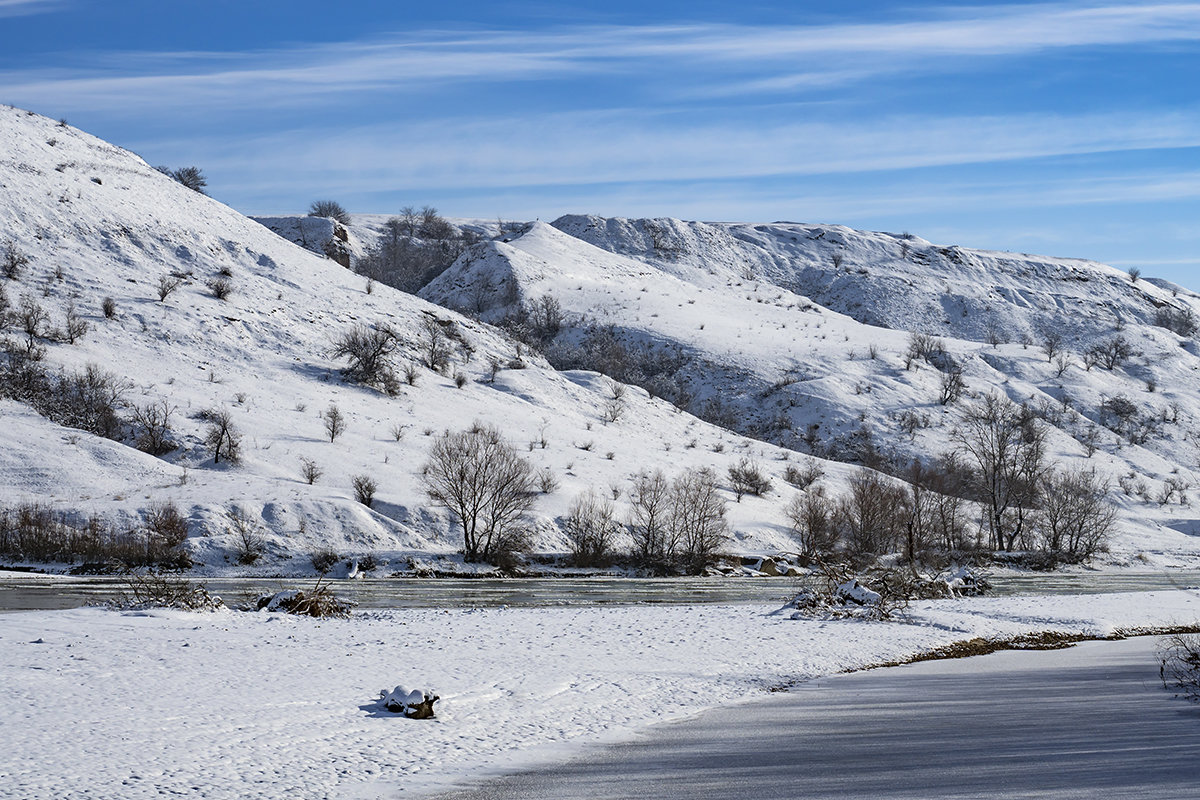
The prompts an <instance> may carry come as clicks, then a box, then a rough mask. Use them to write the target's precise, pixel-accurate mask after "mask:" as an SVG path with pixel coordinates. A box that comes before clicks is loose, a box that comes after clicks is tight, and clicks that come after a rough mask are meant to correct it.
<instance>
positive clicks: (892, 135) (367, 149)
mask: <svg viewBox="0 0 1200 800" xmlns="http://www.w3.org/2000/svg"><path fill="white" fill-rule="evenodd" d="M1188 147H1200V111H1192V112H1174V113H1148V112H1139V113H1129V114H1124V113H1111V114H1085V115H1074V116H1071V115H1050V114H1027V115H1015V116H1003V117H1001V116H996V117H987V116H980V117H951V118H937V117H925V116H919V117H917V116H914V117H894V118H890V119H883V120H873V121H869V122H859V123H854V124H851V123H842V124H821V123H778V124H769V123H763V122H760V121H758V120H755V119H753V118H749V119H745V120H742V121H740V122H736V123H735V122H698V121H697V120H696V119H694V118H693V117H687V118H680V117H677V116H675V115H671V114H663V115H655V114H650V113H647V112H633V111H629V112H620V113H617V112H613V113H587V112H579V113H564V114H543V115H522V116H514V117H504V118H493V119H486V120H479V119H443V120H438V121H435V122H418V123H412V122H410V123H402V122H400V123H395V124H389V125H386V126H375V127H365V128H356V129H348V130H332V131H331V130H322V131H311V130H305V131H293V132H289V133H284V134H278V135H273V136H268V137H260V138H250V139H245V140H239V141H235V142H225V141H222V142H212V141H205V140H203V139H197V140H194V141H190V142H187V143H186V144H184V143H175V144H173V145H171V146H169V147H168V148H167V149H169V150H173V151H178V152H190V153H194V154H195V155H194V158H195V159H196V160H203V161H204V163H205V164H206V165H207V166H208V168H209V169H210V170H217V169H220V170H222V171H225V172H227V173H229V174H230V175H235V174H236V175H242V176H245V180H246V181H247V183H248V184H249V183H250V182H255V181H260V180H267V179H270V180H271V182H273V183H274V182H278V181H279V180H280V179H281V176H284V175H293V176H296V177H297V179H298V180H303V181H307V182H309V184H310V185H311V184H314V183H320V182H323V181H324V180H325V178H333V177H334V176H342V179H349V180H352V181H353V183H354V184H355V185H356V186H357V187H359V188H362V187H364V186H365V185H368V184H374V185H376V186H378V187H380V188H384V187H391V186H405V187H410V188H413V189H421V188H437V189H443V190H453V189H482V188H498V187H518V186H564V185H588V184H611V183H648V182H663V181H692V180H737V179H754V178H770V177H775V176H802V175H826V174H838V173H843V174H844V173H863V172H873V171H880V170H904V169H918V168H926V167H940V166H950V165H963V164H986V163H998V162H1013V161H1021V160H1027V159H1035V158H1046V157H1055V156H1065V155H1078V154H1086V153H1111V152H1123V151H1134V150H1155V149H1164V148H1188ZM141 148H145V149H146V150H151V149H157V150H161V149H163V145H161V144H152V143H143V144H141V145H139V146H138V147H137V148H135V149H141ZM296 165H304V167H302V168H301V170H300V171H301V172H303V173H304V175H303V177H300V176H299V175H298V173H297V166H296ZM323 173H324V174H323ZM1187 180H1188V179H1187V178H1186V177H1181V178H1180V180H1179V181H1178V182H1177V183H1186V182H1187Z"/></svg>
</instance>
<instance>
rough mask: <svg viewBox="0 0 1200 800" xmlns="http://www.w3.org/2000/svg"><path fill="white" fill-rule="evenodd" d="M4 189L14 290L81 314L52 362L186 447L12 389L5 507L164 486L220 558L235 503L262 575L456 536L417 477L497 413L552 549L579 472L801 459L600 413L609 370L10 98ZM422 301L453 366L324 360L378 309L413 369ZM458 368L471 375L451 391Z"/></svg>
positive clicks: (3, 128)
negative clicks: (290, 234)
mask: <svg viewBox="0 0 1200 800" xmlns="http://www.w3.org/2000/svg"><path fill="white" fill-rule="evenodd" d="M0 190H2V191H0V225H2V226H3V230H4V234H3V237H4V239H11V241H12V242H13V244H14V246H15V247H16V248H17V249H18V250H19V251H21V252H22V253H23V254H25V255H27V256H28V258H29V264H28V265H27V266H26V267H25V268H24V269H23V270H22V271H21V274H20V276H19V277H18V278H17V279H15V280H3V281H2V282H0V286H2V288H3V289H4V291H5V292H6V294H7V296H8V297H9V299H10V301H11V302H12V303H13V305H14V306H19V305H20V304H21V303H22V302H28V303H32V304H36V305H38V306H40V307H42V308H43V309H44V310H45V311H46V312H47V314H48V315H49V321H50V327H62V326H63V324H64V319H65V315H66V311H67V308H68V305H70V304H72V303H73V304H74V306H75V308H76V311H77V316H78V318H80V319H82V320H83V321H84V322H86V323H87V325H88V328H89V329H88V331H87V333H86V334H85V335H84V336H82V337H81V338H79V339H78V340H77V341H76V343H75V344H68V343H65V342H62V341H58V340H57V339H56V338H55V337H50V336H47V337H44V338H45V341H44V342H42V343H41V344H44V346H45V347H46V350H47V355H46V361H47V363H48V364H50V365H51V366H52V367H54V368H58V367H60V366H61V367H64V368H67V369H74V368H82V367H84V366H85V365H88V364H95V365H98V366H99V367H101V368H102V369H103V370H106V371H109V372H111V373H113V374H114V375H115V376H117V378H118V379H119V381H120V382H122V384H123V385H124V387H125V389H124V392H123V401H124V402H125V403H126V404H129V405H131V406H132V405H137V406H145V405H148V404H150V403H155V402H165V403H167V404H168V406H169V407H170V408H171V409H172V410H173V413H172V417H171V419H172V423H173V427H174V430H175V434H174V435H175V438H176V440H177V441H178V443H179V444H180V447H179V448H178V449H176V450H174V451H172V452H170V453H167V454H166V455H165V456H163V457H161V458H156V457H154V456H151V455H148V454H146V453H143V452H140V451H138V450H136V449H135V448H134V447H132V446H131V445H132V441H131V440H130V439H127V440H126V441H125V442H124V443H119V442H115V441H110V440H106V439H100V438H97V437H94V436H92V435H90V434H87V433H83V432H81V431H78V430H74V429H69V428H64V427H61V426H59V425H56V424H54V423H52V422H50V421H48V420H47V419H44V418H42V417H39V416H38V415H36V414H35V413H33V412H32V411H31V410H30V409H29V408H28V407H27V406H23V405H20V404H18V403H14V402H12V401H2V402H0V428H2V430H3V438H4V447H3V448H0V497H2V498H3V502H4V504H5V505H8V506H11V505H14V504H17V503H22V502H38V503H42V504H47V505H49V506H52V507H54V508H58V509H63V510H69V511H72V512H75V513H76V514H77V515H78V516H80V517H81V518H83V517H87V516H88V515H91V514H93V513H95V514H100V515H102V516H105V517H108V518H117V519H119V518H122V517H124V518H126V519H133V518H135V517H138V516H141V515H144V514H145V511H146V509H147V508H148V507H150V506H151V505H152V504H154V503H157V502H162V501H172V502H175V503H176V504H177V505H179V506H180V507H181V508H182V509H183V510H184V512H185V514H186V515H187V516H188V518H189V524H190V529H191V534H192V535H191V539H190V547H191V549H192V551H193V553H194V555H195V556H196V557H197V558H199V559H201V560H203V561H205V562H207V563H209V564H213V565H217V566H223V565H224V564H225V559H226V557H227V556H228V554H229V552H230V549H231V548H233V547H234V545H235V543H236V539H237V536H238V534H237V533H235V531H234V529H235V528H236V527H237V525H236V524H231V521H230V513H229V512H230V511H231V510H232V509H238V510H240V511H241V512H244V514H243V516H244V517H245V518H247V519H248V520H249V521H250V523H251V524H252V525H253V526H255V527H256V528H258V529H259V530H261V532H262V533H263V535H264V536H265V538H266V541H267V544H268V558H267V560H266V561H265V562H262V563H260V565H259V566H258V567H257V568H256V569H257V570H258V571H262V570H263V569H266V570H268V571H274V570H288V569H292V568H293V567H294V568H296V569H306V568H308V567H307V560H308V559H307V554H308V553H310V552H312V551H313V550H314V549H317V548H319V547H323V546H328V547H332V548H334V549H335V550H337V551H338V552H339V553H342V554H353V553H360V554H361V553H367V552H376V553H380V554H382V555H384V556H385V557H386V556H388V555H391V556H395V554H397V553H399V552H403V553H406V554H415V553H453V552H454V551H456V550H458V549H459V548H461V546H462V540H461V535H460V534H459V533H458V532H456V531H455V530H454V529H453V528H452V526H451V524H450V521H449V517H448V515H447V513H446V512H445V511H444V510H441V509H437V508H434V507H432V505H431V503H430V501H429V500H428V498H427V496H426V494H425V492H424V489H423V487H422V484H421V481H420V471H421V467H422V464H423V463H424V462H425V461H426V458H427V453H428V450H429V447H430V444H431V442H432V441H433V437H434V436H435V435H436V434H439V433H441V432H442V431H444V430H447V429H451V430H459V429H462V428H465V427H467V426H469V425H471V424H472V422H473V421H474V420H480V421H483V422H484V423H486V424H490V425H495V426H498V427H499V428H500V429H501V430H502V431H503V432H504V433H505V435H506V436H507V437H508V438H509V439H510V440H511V441H512V442H514V443H515V444H517V445H518V446H519V447H520V450H521V452H522V453H523V454H525V455H526V456H527V457H528V458H529V459H530V460H531V461H532V462H533V463H534V466H535V467H536V468H537V469H538V470H545V471H548V473H549V474H550V475H551V476H552V479H551V480H549V481H548V482H547V486H552V490H551V491H550V492H548V493H546V494H543V495H540V496H539V497H538V499H537V503H536V505H535V516H536V519H537V520H538V531H539V538H538V540H537V546H538V548H539V549H541V550H549V551H563V550H565V549H566V548H565V545H564V543H563V540H562V538H561V535H560V534H559V533H558V530H557V528H556V527H555V526H554V525H553V524H552V523H553V520H554V519H555V518H556V517H558V516H560V515H562V514H564V513H565V512H566V510H567V507H568V506H569V504H570V502H571V500H572V499H573V498H574V497H575V495H576V494H578V493H579V492H581V491H582V490H584V489H587V488H595V489H596V490H598V491H601V492H604V493H606V494H607V493H609V492H610V491H613V492H616V493H617V494H618V495H622V494H623V492H624V491H625V489H626V488H627V486H628V481H629V479H630V477H631V475H633V474H634V473H635V472H638V471H640V470H645V469H650V470H653V469H656V468H662V469H663V470H665V471H666V472H667V473H668V474H672V473H675V472H677V471H678V470H680V469H682V468H683V467H687V466H712V467H713V468H715V469H717V470H718V471H724V470H725V469H726V468H727V467H728V466H729V465H730V464H733V463H736V460H737V459H738V458H739V457H741V455H744V454H745V453H747V452H750V451H753V452H754V453H755V454H756V457H758V458H760V459H762V461H763V462H764V464H767V465H768V466H769V467H770V469H771V470H772V471H773V472H776V473H778V472H779V471H780V470H782V468H783V461H782V459H783V458H784V457H786V456H787V455H788V454H786V453H784V452H782V451H779V450H777V449H775V448H772V447H769V446H765V445H761V444H760V443H757V442H752V441H748V440H743V439H741V438H739V437H736V436H731V435H729V434H727V433H726V432H725V431H723V430H721V429H719V428H716V427H714V426H712V425H708V424H706V423H703V422H701V421H699V420H696V419H694V418H692V417H689V416H688V415H684V414H679V413H677V412H676V410H675V409H673V408H672V407H671V406H669V405H668V404H666V403H664V402H661V401H657V400H652V399H650V398H649V397H648V395H646V393H644V392H641V391H637V390H630V391H629V393H628V395H627V396H626V398H625V400H624V402H625V404H626V407H627V413H625V414H624V415H623V417H622V419H621V420H620V421H619V422H610V423H607V424H606V423H605V422H604V421H603V416H604V408H605V404H606V403H607V402H609V401H610V400H611V388H610V381H608V380H607V379H605V378H602V377H600V376H597V375H595V374H590V373H570V374H563V373H559V372H556V371H554V370H552V369H550V368H549V367H548V366H547V365H546V364H545V362H544V361H542V360H541V359H540V358H538V357H537V356H535V355H532V354H530V353H529V352H528V351H525V350H522V351H521V352H519V351H518V346H517V345H516V344H515V343H514V342H513V341H512V340H510V339H508V338H507V337H505V336H504V335H502V334H500V333H499V332H497V331H496V330H494V329H492V328H490V327H488V326H486V325H483V324H481V323H478V322H475V321H473V320H471V319H468V318H465V317H462V316H460V315H458V314H455V313H453V312H449V311H446V310H445V309H442V308H439V307H437V306H434V305H432V304H430V303H427V302H425V301H423V300H420V299H417V298H415V297H413V296H411V295H406V294H402V293H399V292H395V291H393V290H391V289H388V288H387V287H383V286H376V287H374V289H373V291H372V292H371V293H370V294H368V293H367V292H366V283H365V281H364V280H363V279H362V278H361V277H359V276H358V275H356V274H354V273H353V272H351V271H350V270H347V269H345V268H343V267H342V266H340V265H339V264H337V263H336V262H334V261H332V260H330V259H328V258H325V257H322V256H318V255H315V254H313V253H311V252H309V251H307V250H305V249H303V248H301V247H298V246H295V245H293V244H292V243H290V242H288V241H285V240H284V239H282V238H280V237H279V236H277V235H275V234H274V233H272V232H270V231H269V230H268V229H267V228H265V227H263V226H262V225H260V224H258V223H256V222H253V221H251V220H250V219H248V218H246V217H244V216H242V215H241V214H238V213H237V212H235V211H233V210H232V209H229V208H227V207H225V206H223V205H222V204H220V203H219V202H217V201H215V200H213V199H211V198H208V197H205V196H204V195H201V194H199V193H197V192H194V191H191V190H189V189H187V188H185V187H183V186H181V185H180V184H179V183H176V182H175V181H173V180H171V179H170V178H168V177H166V176H164V175H162V174H160V173H159V172H157V171H156V170H154V169H152V168H151V167H149V166H148V165H147V164H146V163H145V162H144V161H142V160H141V159H140V158H138V157H137V156H136V155H134V154H132V153H129V152H127V151H124V150H122V149H120V148H118V147H115V146H113V145H111V144H108V143H106V142H103V141H101V140H99V139H96V138H95V137H92V136H90V135H88V134H85V133H83V132H81V131H78V130H76V129H73V128H70V127H65V126H61V125H59V124H58V123H55V122H53V121H52V120H49V119H46V118H44V117H40V116H37V115H34V114H30V113H27V112H24V111H21V110H17V109H13V108H9V107H0ZM0 244H3V242H2V241H0ZM222 273H226V274H227V275H228V276H229V277H227V278H226V280H228V281H229V282H230V283H231V284H232V287H233V291H232V293H231V294H230V295H229V296H228V297H227V299H225V300H221V299H218V298H217V297H215V296H214V293H213V291H212V290H211V288H210V286H209V284H210V282H212V281H214V280H217V279H220V278H221V277H224V276H223V275H222ZM171 276H177V277H179V278H180V279H181V280H182V283H181V285H180V286H179V288H177V289H176V290H175V291H174V292H172V293H170V294H169V295H168V296H167V297H166V298H165V299H164V300H160V299H159V293H158V285H159V281H160V279H162V278H170V277H171ZM105 298H111V299H112V302H113V306H114V307H115V309H114V315H113V317H112V318H108V317H106V316H105V315H104V314H103V313H102V304H103V301H104V299H105ZM427 319H436V320H438V321H439V322H440V327H441V328H442V329H443V330H444V331H447V332H449V333H451V334H452V335H453V336H454V337H457V342H456V343H455V344H454V352H453V355H452V357H451V366H450V368H449V369H448V370H445V371H444V372H435V371H433V370H430V369H427V368H425V367H424V366H417V367H416V372H415V375H416V379H415V384H414V385H407V384H404V385H402V386H401V387H400V388H401V391H400V394H399V396H398V397H394V398H393V397H388V396H387V395H385V394H383V393H381V392H379V391H376V390H374V389H369V388H365V387H361V386H358V385H354V384H348V383H345V382H343V381H342V379H341V377H340V368H341V367H343V366H345V362H344V361H343V362H338V361H335V360H332V359H331V358H330V357H329V355H328V353H329V352H330V350H331V346H332V344H333V342H334V340H335V339H336V338H337V337H339V336H341V335H342V334H343V333H344V332H345V331H347V330H348V329H349V328H350V327H351V326H352V325H354V324H356V323H364V324H372V323H377V322H381V323H387V324H390V325H391V326H393V327H394V328H395V329H396V330H397V331H398V332H399V334H400V339H401V341H402V352H401V354H400V358H399V359H398V361H399V365H400V366H403V365H404V364H406V363H413V364H418V365H419V364H420V362H421V361H422V358H423V357H422V355H421V347H422V342H423V336H425V333H424V330H425V327H424V324H423V323H424V321H425V320H427ZM46 330H47V331H48V330H49V328H47V329H46ZM9 333H11V334H13V335H15V331H14V330H10V331H9ZM494 363H495V364H498V365H500V366H499V369H498V370H497V371H496V373H495V376H494V380H493V375H492V373H493V364H494ZM521 365H524V367H525V368H517V367H519V366H521ZM456 374H461V375H462V376H463V377H465V378H466V381H465V383H464V384H463V385H462V387H461V388H459V387H458V386H457V381H456V380H455V375H456ZM331 405H337V406H338V408H339V410H340V411H341V412H342V414H344V415H345V417H346V422H347V425H346V430H345V433H344V434H342V435H341V436H339V437H338V438H337V439H336V440H335V441H333V442H330V441H329V439H328V437H327V436H326V433H325V428H324V424H323V420H322V417H321V415H322V413H323V412H324V411H325V410H326V409H327V408H328V407H329V406H331ZM213 408H218V409H227V410H228V411H229V412H230V413H231V415H232V419H233V421H234V423H235V424H236V426H237V427H238V428H239V429H240V430H241V432H242V434H243V437H244V438H243V444H242V450H243V459H242V464H241V465H240V466H238V467H229V466H227V465H226V464H225V463H224V462H221V463H219V464H214V463H213V459H212V457H211V455H210V453H209V451H208V449H207V448H206V447H205V446H204V445H203V442H202V441H201V439H202V435H203V432H204V429H205V423H204V420H203V419H202V416H203V412H205V411H206V410H209V409H213ZM526 445H528V449H527V447H526ZM714 449H720V450H723V451H724V452H723V453H716V452H714ZM302 459H309V460H311V461H313V462H314V463H315V464H316V465H317V466H318V467H319V468H320V470H321V471H322V473H323V474H322V476H321V477H320V478H319V479H318V480H317V481H316V483H315V485H309V484H307V483H306V482H305V481H304V480H302V478H301V471H300V470H301V462H302ZM832 471H833V473H834V474H837V471H836V469H832ZM358 474H368V475H371V476H373V477H374V479H375V480H376V482H377V483H378V486H379V489H378V493H377V495H376V498H375V503H374V507H373V508H372V509H368V508H367V507H366V506H364V505H362V504H360V503H358V502H356V501H355V499H354V493H353V491H352V487H351V479H352V477H353V476H355V475H358ZM779 500H780V498H779V497H778V496H777V497H776V498H775V499H773V500H772V501H771V502H767V501H765V500H764V501H761V502H757V503H752V502H743V503H741V504H737V505H734V507H733V513H732V514H731V521H732V523H733V525H734V528H735V529H736V531H737V537H738V538H737V539H735V542H736V545H735V547H736V549H741V550H754V549H773V548H778V547H783V546H785V545H786V544H787V537H786V535H785V532H784V529H783V526H782V516H781V512H780V510H779V506H780V505H781V503H780V502H779ZM296 556H300V557H299V558H296ZM289 557H291V558H292V561H291V563H290V564H289V563H288V561H287V560H288V558H289ZM397 563H399V562H397V561H395V560H394V561H393V564H397ZM264 564H265V565H266V566H264Z"/></svg>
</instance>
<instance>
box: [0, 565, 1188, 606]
mask: <svg viewBox="0 0 1200 800" xmlns="http://www.w3.org/2000/svg"><path fill="white" fill-rule="evenodd" d="M200 582H201V583H203V584H204V585H206V586H207V587H208V590H209V591H210V592H212V593H213V594H217V595H220V596H221V597H222V598H223V599H224V600H225V601H226V603H227V604H229V605H236V604H238V603H239V602H241V601H243V600H245V599H248V598H251V597H254V596H256V595H258V594H260V593H262V592H273V591H277V590H279V589H283V588H304V587H305V586H311V585H312V584H313V583H314V579H312V578H207V579H202V580H200ZM992 583H993V585H994V587H995V589H994V594H996V595H1002V596H1003V595H1038V594H1090V593H1109V592H1137V591H1150V590H1155V589H1180V588H1187V587H1196V586H1200V569H1191V570H1159V571H1154V572H1150V571H1146V572H1122V573H1082V574H1025V575H1018V576H994V577H993V578H992ZM332 585H333V588H334V590H335V591H336V592H337V593H338V595H340V596H342V597H346V598H348V599H351V600H353V601H355V602H356V603H358V607H359V608H360V609H364V608H365V609H372V608H376V609H378V608H475V607H495V606H526V607H547V606H580V605H635V604H640V603H665V604H672V605H687V604H691V603H760V604H764V605H769V604H772V603H781V604H782V603H783V602H784V601H785V600H786V599H787V598H789V597H790V596H791V595H792V594H794V593H795V590H796V580H795V579H792V578H507V579H465V578H368V579H364V580H334V581H332ZM125 588H126V583H125V580H124V579H122V578H116V577H77V576H66V575H55V576H45V575H28V574H23V573H17V572H3V571H0V612H3V611H29V610H34V609H64V608H78V607H80V606H85V605H94V604H101V603H104V602H106V601H108V600H112V599H114V598H116V597H117V596H119V595H120V594H121V593H122V592H123V591H124V590H125Z"/></svg>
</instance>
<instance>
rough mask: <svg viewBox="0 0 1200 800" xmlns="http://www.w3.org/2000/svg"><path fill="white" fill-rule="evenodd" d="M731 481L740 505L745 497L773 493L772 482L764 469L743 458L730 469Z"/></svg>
mask: <svg viewBox="0 0 1200 800" xmlns="http://www.w3.org/2000/svg"><path fill="white" fill-rule="evenodd" d="M729 481H730V483H731V484H732V485H733V493H734V496H735V497H737V501H738V502H739V503H740V502H742V496H743V495H747V494H752V495H754V496H755V497H762V496H763V495H764V494H766V493H767V492H769V491H771V480H770V479H769V478H768V477H767V476H766V475H765V474H764V473H763V471H762V467H761V466H760V465H759V464H757V463H756V462H754V461H751V460H750V459H748V458H743V459H742V460H741V461H739V462H738V463H737V464H736V465H735V466H732V467H730V468H729Z"/></svg>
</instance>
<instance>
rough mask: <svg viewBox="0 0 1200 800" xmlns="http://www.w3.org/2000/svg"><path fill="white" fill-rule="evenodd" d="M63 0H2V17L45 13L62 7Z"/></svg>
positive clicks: (0, 8)
mask: <svg viewBox="0 0 1200 800" xmlns="http://www.w3.org/2000/svg"><path fill="white" fill-rule="evenodd" d="M62 4H63V0H0V17H24V16H28V15H30V14H45V13H46V12H49V11H54V10H55V9H56V8H59V7H61V6H62Z"/></svg>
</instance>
